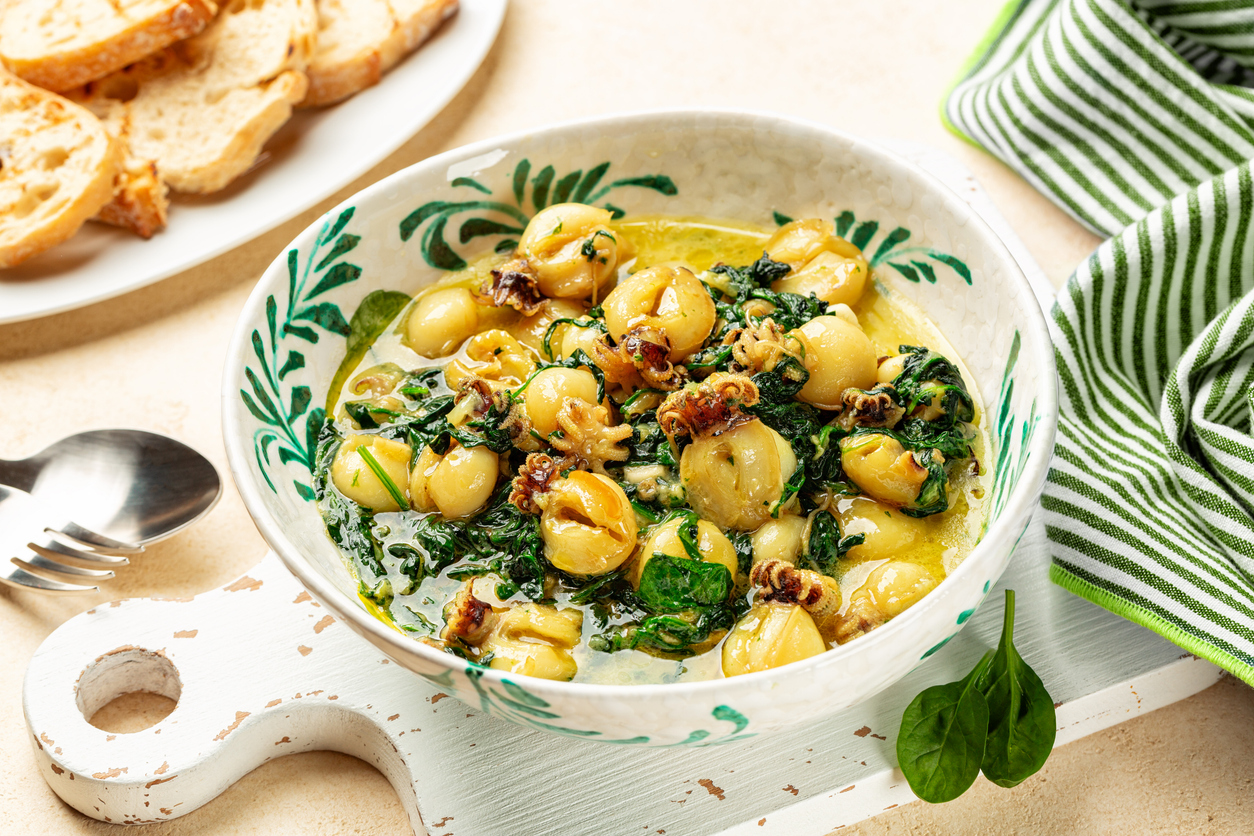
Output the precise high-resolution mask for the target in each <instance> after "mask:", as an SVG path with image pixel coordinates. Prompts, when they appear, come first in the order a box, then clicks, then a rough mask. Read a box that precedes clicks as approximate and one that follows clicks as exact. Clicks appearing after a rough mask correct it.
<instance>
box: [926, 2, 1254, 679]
mask: <svg viewBox="0 0 1254 836" xmlns="http://www.w3.org/2000/svg"><path fill="white" fill-rule="evenodd" d="M1251 86H1254V0H1132V2H1130V3H1129V2H1123V1H1122V0H1015V2H1012V3H1010V4H1009V5H1008V6H1007V7H1006V9H1004V10H1003V12H1002V14H1001V16H1000V17H999V19H998V20H997V22H996V24H995V25H994V27H993V30H992V32H991V33H990V35H989V37H988V38H987V39H986V41H985V42H984V44H982V45H981V47H980V49H979V50H978V51H977V54H976V56H975V57H974V59H973V60H972V63H971V64H970V66H969V67H968V68H967V69H966V70H964V71H963V73H962V75H961V78H960V81H959V82H958V84H957V86H956V87H955V88H954V90H953V92H952V93H951V94H950V96H949V98H948V100H947V102H946V105H945V111H944V113H945V117H946V120H947V122H948V123H949V125H950V127H951V128H953V129H954V130H955V131H957V132H959V133H960V134H961V135H963V136H964V137H965V138H967V139H970V140H972V141H974V142H976V143H978V144H980V145H981V146H983V147H984V148H986V149H987V150H988V151H990V152H991V153H993V154H995V155H996V156H997V157H999V158H1000V159H1001V160H1003V161H1004V162H1005V163H1006V164H1007V165H1010V166H1011V167H1012V168H1014V169H1015V170H1016V171H1018V172H1019V173H1020V174H1022V175H1023V176H1024V177H1025V178H1026V179H1027V180H1028V181H1029V182H1031V183H1032V184H1033V185H1034V186H1036V188H1038V189H1039V190H1040V191H1041V192H1043V193H1044V194H1045V195H1046V196H1048V197H1049V198H1050V199H1051V200H1053V201H1054V202H1055V203H1057V204H1058V205H1059V206H1060V207H1061V208H1062V209H1064V210H1065V211H1067V212H1068V213H1070V214H1071V215H1072V216H1073V217H1074V218H1075V219H1076V220H1078V221H1079V222H1080V223H1082V224H1084V225H1085V226H1087V227H1088V228H1089V229H1092V230H1094V231H1095V232H1098V233H1101V234H1105V235H1111V236H1113V237H1111V238H1110V240H1108V241H1107V242H1106V243H1104V244H1102V245H1101V246H1100V247H1099V248H1098V249H1097V250H1096V251H1095V252H1094V253H1093V254H1092V255H1091V256H1090V257H1089V258H1088V260H1087V261H1085V262H1084V263H1083V264H1081V265H1080V267H1079V268H1078V269H1077V270H1076V272H1075V274H1074V275H1073V276H1072V277H1071V279H1070V281H1069V282H1068V283H1067V286H1066V288H1065V289H1064V290H1063V291H1062V292H1061V293H1060V294H1059V297H1058V302H1057V304H1056V305H1055V307H1054V310H1053V313H1052V319H1053V323H1052V330H1053V336H1054V342H1055V346H1056V351H1057V359H1058V370H1059V374H1060V376H1061V379H1062V399H1061V404H1060V417H1059V428H1058V442H1057V447H1056V449H1055V458H1054V464H1053V468H1052V470H1051V472H1050V477H1049V482H1048V484H1047V486H1046V488H1045V496H1044V498H1043V500H1042V509H1043V510H1042V513H1043V515H1044V518H1045V524H1046V528H1047V531H1048V533H1049V538H1050V545H1051V553H1052V557H1053V565H1052V567H1051V570H1050V571H1051V577H1052V578H1053V579H1054V580H1055V581H1056V582H1057V583H1059V584H1060V585H1062V586H1063V587H1065V588H1067V589H1069V590H1071V591H1072V592H1075V593H1076V594H1078V595H1081V596H1083V597H1084V598H1087V599H1089V600H1091V601H1093V602H1095V603H1097V604H1100V605H1101V606H1104V607H1106V608H1107V609H1109V610H1111V611H1113V612H1116V613H1118V614H1120V615H1122V616H1124V617H1126V618H1129V619H1131V620H1132V621H1135V622H1137V623H1139V624H1143V625H1144V626H1146V627H1149V628H1150V629H1153V630H1155V631H1157V632H1159V633H1161V634H1162V635H1164V636H1166V637H1167V638H1169V639H1171V640H1172V641H1174V642H1175V643H1176V644H1179V645H1180V646H1181V647H1183V648H1185V649H1186V650H1188V651H1190V652H1192V653H1194V654H1196V655H1198V656H1201V657H1203V658H1206V659H1209V660H1211V661H1212V662H1215V663H1216V664H1218V665H1220V666H1222V667H1224V668H1226V669H1227V670H1229V671H1231V672H1233V673H1234V674H1236V675H1237V676H1239V677H1240V678H1241V679H1243V680H1245V681H1246V682H1249V683H1251V684H1254V518H1252V516H1251V513H1252V512H1254V429H1252V416H1254V176H1252V174H1251V163H1250V159H1251V158H1252V157H1254V90H1251V89H1250V87H1251Z"/></svg>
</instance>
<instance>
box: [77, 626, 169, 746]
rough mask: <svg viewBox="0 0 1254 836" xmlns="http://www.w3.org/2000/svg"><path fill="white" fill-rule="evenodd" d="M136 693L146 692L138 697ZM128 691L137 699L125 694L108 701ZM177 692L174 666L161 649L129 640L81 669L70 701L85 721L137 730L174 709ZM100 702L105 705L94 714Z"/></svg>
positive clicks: (120, 729)
mask: <svg viewBox="0 0 1254 836" xmlns="http://www.w3.org/2000/svg"><path fill="white" fill-rule="evenodd" d="M137 692H144V696H148V695H152V696H151V697H149V698H147V699H144V698H143V697H141V694H139V693H137ZM131 694H133V695H135V697H137V698H139V699H134V698H128V699H127V700H123V701H119V704H118V705H116V706H113V705H111V704H112V703H113V702H114V701H115V700H117V699H118V698H119V697H122V696H124V695H131ZM182 694H183V682H182V680H180V679H179V672H178V669H177V668H175V667H174V663H173V662H171V661H170V660H169V659H168V658H166V655H165V653H164V652H162V651H160V650H146V649H144V648H142V647H134V646H131V645H126V646H123V647H119V648H115V649H114V650H110V651H109V652H108V653H104V654H102V655H101V656H99V657H98V658H97V659H96V660H95V661H94V662H92V663H91V664H90V665H88V666H87V667H86V668H84V669H83V672H82V674H81V675H80V676H79V678H78V684H77V685H76V686H75V702H76V703H77V705H78V710H79V711H81V712H82V713H83V718H84V719H85V720H87V721H88V722H89V723H92V725H94V726H97V727H98V728H102V729H104V730H105V731H113V732H123V733H128V732H137V731H142V730H143V729H146V728H150V727H152V726H154V725H156V724H157V723H159V722H161V721H162V720H163V719H165V717H166V716H167V715H169V714H170V713H171V712H172V711H173V710H174V709H175V707H176V706H177V705H178V701H179V697H180V696H182ZM161 698H164V699H161ZM105 707H109V708H110V710H109V711H106V712H104V714H103V715H102V716H100V717H97V713H98V712H100V710H101V709H102V708H105ZM163 709H168V710H164V711H163ZM141 723H142V725H141ZM102 724H103V725H102Z"/></svg>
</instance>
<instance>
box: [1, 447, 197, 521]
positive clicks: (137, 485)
mask: <svg viewBox="0 0 1254 836" xmlns="http://www.w3.org/2000/svg"><path fill="white" fill-rule="evenodd" d="M0 484H3V485H8V486H9V487H12V488H18V489H20V490H23V491H26V492H27V493H29V494H31V495H32V496H34V497H36V498H37V499H39V500H40V501H41V502H43V503H44V504H49V503H55V505H56V506H57V507H59V508H61V509H62V510H64V511H65V512H66V513H67V514H68V515H69V516H70V517H71V518H72V519H73V520H74V521H75V522H77V523H78V524H80V525H82V526H84V527H86V528H88V529H91V530H92V531H96V532H99V533H100V534H103V535H105V536H107V537H111V538H113V539H115V540H120V541H125V542H127V543H136V544H139V545H146V544H148V543H154V542H156V541H158V540H162V539H165V538H166V537H169V536H170V535H172V534H175V533H177V532H179V531H181V530H183V529H184V528H186V527H187V526H189V525H191V524H192V523H193V522H195V521H196V520H198V519H200V518H201V517H202V516H204V515H205V514H206V513H208V512H209V510H210V509H211V508H213V506H214V504H215V503H217V501H218V497H219V496H221V495H222V480H221V478H220V477H219V476H218V471H217V470H216V469H215V468H214V466H213V464H212V463H210V462H209V460H208V459H206V458H205V457H204V456H202V455H201V454H200V453H198V452H196V451H195V450H193V449H192V448H191V447H188V446H187V445H186V444H183V443H182V442H180V441H175V440H174V439H173V438H169V437H167V436H164V435H160V434H158V433H152V432H146V431H144V430H93V431H90V432H84V433H78V434H77V435H72V436H69V437H68V438H63V439H61V440H60V441H57V442H55V443H53V444H51V445H49V446H48V447H47V448H45V449H44V450H42V451H40V452H39V453H36V454H35V455H33V456H31V457H29V458H26V459H20V460H16V461H5V460H0Z"/></svg>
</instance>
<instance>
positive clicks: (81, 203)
mask: <svg viewBox="0 0 1254 836" xmlns="http://www.w3.org/2000/svg"><path fill="white" fill-rule="evenodd" d="M120 159H121V155H120V153H119V149H118V145H117V143H116V142H115V141H114V140H113V138H112V137H111V136H109V134H108V132H107V131H105V129H104V126H103V125H101V124H100V121H99V120H98V119H96V117H95V116H93V115H92V114H91V113H89V112H88V111H86V110H84V109H83V108H81V107H79V106H77V105H75V104H74V103H73V102H70V101H67V100H66V99H64V98H62V97H61V96H58V95H57V94H55V93H50V92H48V91H47V90H43V89H41V88H39V87H36V86H34V85H32V84H28V83H27V82H25V81H22V80H21V79H19V78H18V77H17V76H14V75H12V74H10V73H8V72H5V71H4V70H2V69H0V268H7V267H13V266H15V265H17V264H20V263H21V262H23V261H25V260H26V259H28V258H30V257H31V256H33V255H37V254H39V253H41V252H43V251H44V250H47V249H48V248H50V247H52V246H55V245H56V244H59V243H61V242H62V241H64V240H66V239H67V238H69V237H70V236H72V235H73V234H74V233H76V232H78V229H79V227H81V226H82V225H83V223H84V222H85V221H87V219H88V218H90V217H91V216H92V215H95V214H96V212H98V211H99V210H100V207H102V206H104V204H106V203H108V202H109V200H110V199H111V198H112V196H113V180H114V177H115V176H116V175H117V172H118V167H119V164H120Z"/></svg>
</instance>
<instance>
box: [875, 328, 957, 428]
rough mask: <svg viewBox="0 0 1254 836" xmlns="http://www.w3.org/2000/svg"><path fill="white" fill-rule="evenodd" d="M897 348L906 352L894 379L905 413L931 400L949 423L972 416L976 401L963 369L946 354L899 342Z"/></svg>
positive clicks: (903, 352) (929, 402) (930, 402)
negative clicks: (968, 389)
mask: <svg viewBox="0 0 1254 836" xmlns="http://www.w3.org/2000/svg"><path fill="white" fill-rule="evenodd" d="M897 350H898V351H900V352H901V353H902V354H905V355H907V357H906V361H905V363H904V365H903V366H902V370H901V374H899V375H897V377H896V378H894V380H893V386H894V387H896V389H897V391H898V392H899V393H900V394H901V398H902V402H903V404H904V405H905V407H906V414H909V413H911V412H913V411H914V409H915V407H917V406H920V405H927V404H932V405H934V406H939V407H940V408H941V409H943V410H944V411H945V415H944V417H943V419H942V420H945V421H946V422H947V423H949V424H953V423H954V422H956V421H970V420H972V419H974V418H975V401H973V400H972V399H971V393H970V392H968V391H967V384H966V382H965V381H964V380H963V379H962V373H961V372H960V371H958V367H957V366H955V365H954V364H953V363H952V362H950V361H949V359H948V358H946V357H945V356H944V355H941V354H937V353H936V352H935V351H933V350H932V349H930V348H924V347H921V346H915V345H902V346H898V347H897Z"/></svg>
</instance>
